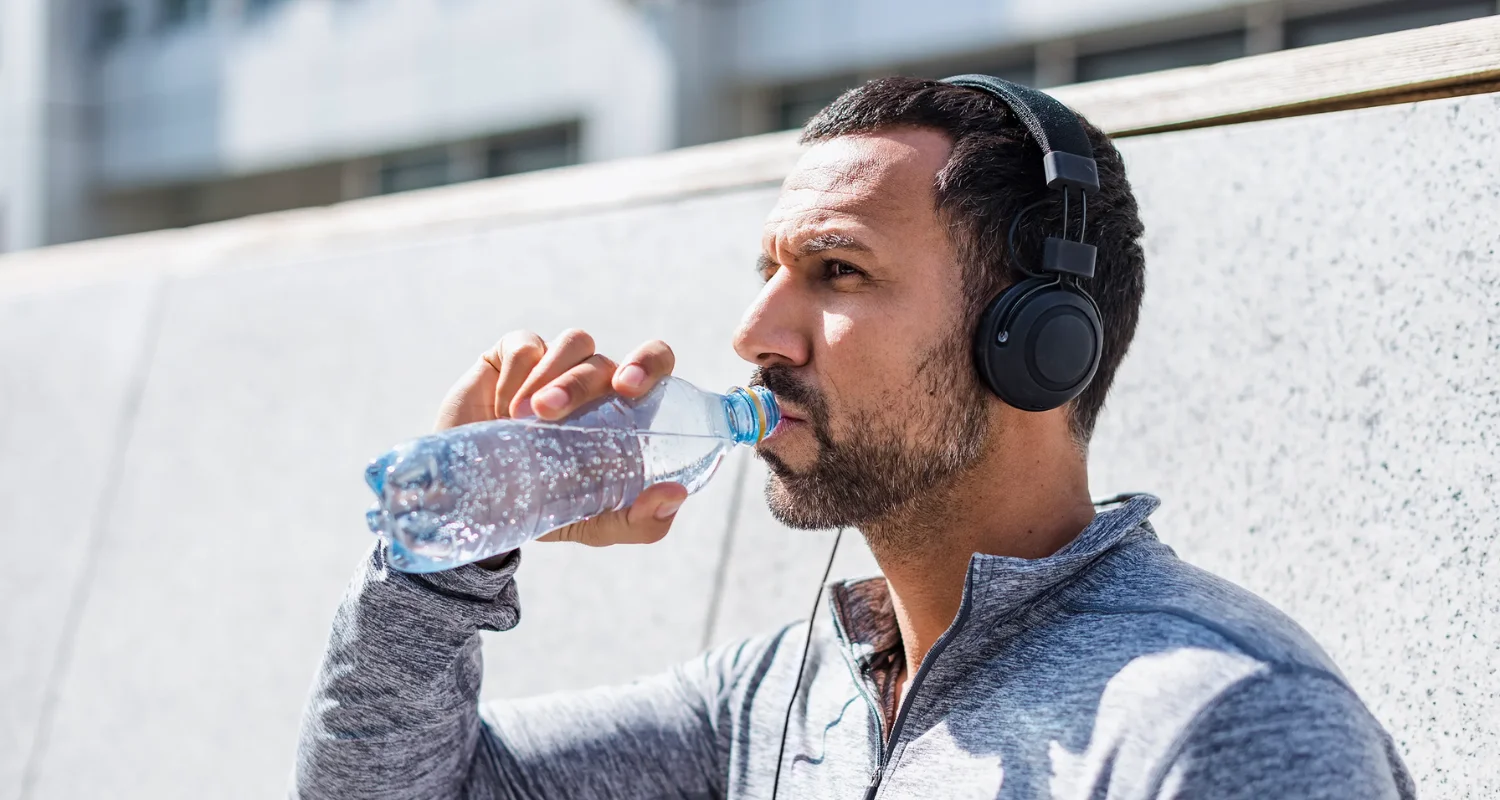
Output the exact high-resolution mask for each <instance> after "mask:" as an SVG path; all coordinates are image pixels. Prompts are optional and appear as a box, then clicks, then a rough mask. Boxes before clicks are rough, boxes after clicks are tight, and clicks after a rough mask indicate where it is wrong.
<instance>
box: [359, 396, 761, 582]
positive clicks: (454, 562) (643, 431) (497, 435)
mask: <svg viewBox="0 0 1500 800" xmlns="http://www.w3.org/2000/svg"><path fill="white" fill-rule="evenodd" d="M780 420H781V412H780V410H779V409H778V408H777V406H776V400H775V399H774V398H773V397H772V396H771V392H770V391H769V390H767V389H766V388H765V387H762V386H752V387H750V388H749V389H741V388H735V389H732V390H731V391H730V392H729V393H728V394H723V395H720V394H714V393H712V392H705V391H703V390H702V389H699V388H697V387H695V386H693V385H692V384H690V383H688V382H687V381H684V380H681V379H679V378H667V379H666V380H664V381H662V382H661V383H659V384H657V386H656V387H655V388H653V389H652V390H651V391H650V392H649V393H647V394H646V395H645V396H643V397H641V398H640V399H638V400H634V401H632V400H627V399H626V398H623V397H620V396H618V395H615V396H611V397H608V398H605V399H602V400H599V401H596V402H594V403H591V404H589V405H587V406H584V407H582V408H580V409H579V410H578V411H576V412H574V413H573V415H571V416H569V417H567V418H566V419H563V420H560V421H557V422H544V421H542V420H540V419H536V418H534V417H528V418H523V419H502V420H494V421H491V422H479V423H474V424H472V425H463V426H460V427H457V428H452V429H450V430H446V431H443V432H441V433H437V434H434V435H431V436H423V437H422V438H420V439H414V440H412V441H410V442H406V443H405V444H402V445H399V446H397V447H396V448H395V449H393V450H391V451H390V452H388V453H386V454H385V455H383V456H381V457H379V458H377V459H375V460H374V461H371V462H370V465H369V467H367V468H366V469H365V482H366V483H368V484H369V485H370V488H371V489H372V490H373V491H374V492H375V497H376V498H377V499H376V501H375V505H374V507H373V508H371V509H370V511H369V513H368V514H367V515H366V520H367V522H368V523H369V526H370V530H371V531H372V532H374V533H375V534H377V535H378V536H380V537H381V539H382V540H384V542H385V543H386V546H387V550H388V552H389V562H390V564H391V566H392V567H395V568H396V569H399V570H402V571H405V572H436V571H438V570H444V569H451V568H453V567H457V566H459V565H462V564H466V563H469V562H471V561H478V560H479V559H481V558H486V557H489V556H492V555H495V554H497V553H503V552H506V551H508V550H514V549H515V548H517V547H520V546H521V545H522V544H524V543H526V542H528V541H531V540H532V539H535V538H537V537H538V536H541V535H542V534H544V533H546V532H548V531H551V530H554V529H556V528H561V527H563V526H565V525H568V524H571V523H574V522H577V521H579V520H582V519H586V518H588V517H592V516H595V515H597V514H602V513H604V512H606V511H614V510H616V509H620V508H624V507H625V506H628V505H630V504H631V503H632V502H634V500H635V498H636V497H637V496H638V495H639V494H640V493H641V491H642V490H643V489H645V488H646V487H647V486H650V485H652V484H656V483H663V482H673V483H680V484H683V485H684V486H686V487H687V490H688V492H690V493H691V492H696V491H698V490H699V489H701V488H702V487H703V486H704V484H706V483H707V482H708V479H709V478H710V477H712V476H713V473H714V470H715V469H717V468H718V466H719V462H720V461H722V460H723V458H724V454H725V453H727V452H728V451H729V450H730V449H732V448H733V447H734V446H735V445H736V444H755V443H756V442H759V441H760V440H761V439H763V438H765V437H766V435H768V434H769V433H770V432H771V430H772V429H773V428H775V427H776V424H777V423H778V422H779V421H780Z"/></svg>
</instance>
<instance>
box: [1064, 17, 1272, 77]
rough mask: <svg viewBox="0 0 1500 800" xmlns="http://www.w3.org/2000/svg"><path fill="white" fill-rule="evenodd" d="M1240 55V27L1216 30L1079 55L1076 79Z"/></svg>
mask: <svg viewBox="0 0 1500 800" xmlns="http://www.w3.org/2000/svg"><path fill="white" fill-rule="evenodd" d="M1243 55H1245V32H1244V31H1242V30H1236V31H1231V32H1228V33H1216V34H1212V35H1209V36H1199V37H1196V38H1192V39H1178V40H1176V41H1171V42H1161V43H1159V44H1148V45H1144V46H1141V47H1130V48H1125V49H1122V50H1112V51H1109V52H1105V53H1094V54H1091V55H1086V56H1082V57H1080V58H1079V59H1078V80H1079V82H1084V81H1098V80H1104V79H1106V78H1118V77H1120V76H1122V75H1135V74H1137V73H1141V72H1156V71H1158V70H1164V69H1176V68H1178V67H1196V66H1199V65H1201V64H1213V63H1215V62H1218V61H1226V60H1228V59H1231V58H1239V57H1241V56H1243Z"/></svg>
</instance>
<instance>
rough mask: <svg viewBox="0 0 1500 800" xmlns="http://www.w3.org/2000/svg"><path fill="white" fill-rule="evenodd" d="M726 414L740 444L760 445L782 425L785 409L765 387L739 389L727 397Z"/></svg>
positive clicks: (731, 391)
mask: <svg viewBox="0 0 1500 800" xmlns="http://www.w3.org/2000/svg"><path fill="white" fill-rule="evenodd" d="M724 414H725V416H726V417H727V418H728V419H729V430H730V432H731V433H732V434H733V436H734V441H735V442H736V443H738V444H757V443H759V442H760V440H762V439H764V438H766V437H767V436H770V435H771V431H773V430H775V429H776V424H777V423H779V422H781V409H780V408H779V407H777V405H776V398H775V397H774V396H772V394H771V390H769V389H767V388H766V387H764V386H751V387H749V388H740V387H735V388H733V389H730V390H729V392H728V393H727V394H725V395H724Z"/></svg>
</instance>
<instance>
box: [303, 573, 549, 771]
mask: <svg viewBox="0 0 1500 800" xmlns="http://www.w3.org/2000/svg"><path fill="white" fill-rule="evenodd" d="M519 558H520V555H519V552H517V553H514V554H512V555H511V556H510V557H509V558H508V560H506V561H505V562H504V563H502V564H499V565H497V566H498V567H499V568H498V569H496V570H485V569H481V568H480V567H478V566H474V565H469V566H466V567H462V568H459V569H456V570H451V571H448V572H441V573H433V574H431V575H408V574H405V573H401V572H397V571H395V570H392V569H390V568H389V567H388V566H387V565H386V563H385V560H384V558H383V553H382V552H381V550H380V548H378V547H377V548H374V549H372V551H371V553H370V555H369V557H368V559H367V560H366V562H365V564H364V566H363V567H362V568H361V569H360V571H359V572H358V574H356V576H355V578H354V580H353V582H351V584H350V586H349V589H348V591H347V592H346V593H345V595H344V598H343V600H342V602H341V603H340V606H339V610H338V613H337V615H336V616H335V618H334V623H333V631H332V634H331V635H330V637H329V643H328V650H327V652H326V654H325V655H324V659H323V664H322V667H321V668H320V670H319V672H318V677H317V680H316V682H315V683H314V686H313V692H312V696H311V698H310V699H309V701H308V706H307V710H306V713H305V714H304V717H303V727H302V737H301V741H300V743H299V746H298V752H297V766H296V775H295V785H294V794H295V796H298V797H339V798H356V797H358V798H366V797H391V798H410V797H456V796H460V795H461V794H464V793H465V792H464V791H463V790H464V781H465V780H468V777H469V775H470V774H471V770H470V764H471V762H472V760H473V758H474V754H475V746H476V742H477V741H478V740H479V737H480V736H482V735H485V731H484V729H483V727H482V726H481V724H480V721H479V714H478V697H479V686H480V677H481V674H482V671H483V663H482V657H481V655H480V642H479V635H478V632H479V631H480V630H492V631H499V630H506V629H509V628H511V627H513V626H515V624H516V622H517V621H518V620H519V617H520V611H519V605H518V602H517V598H516V591H515V584H514V582H513V580H512V574H513V573H514V571H515V569H516V566H517V564H518V562H519Z"/></svg>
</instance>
